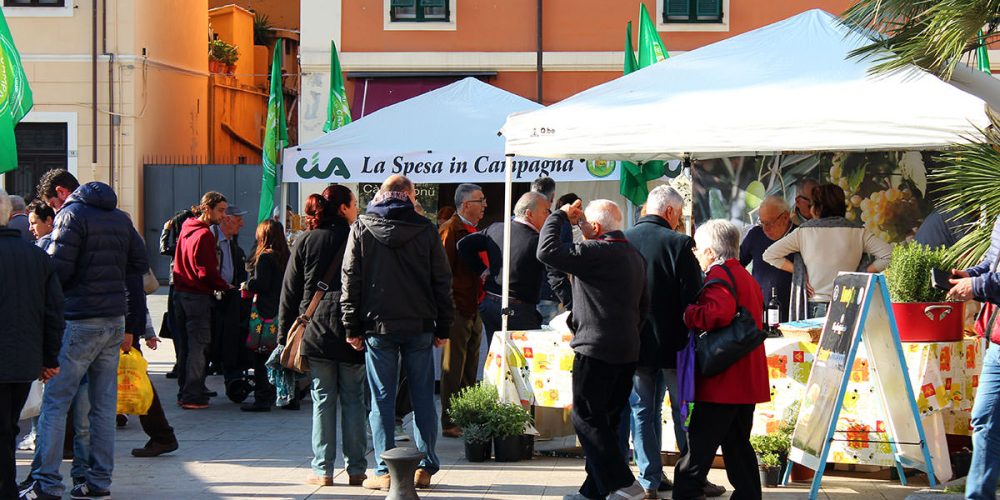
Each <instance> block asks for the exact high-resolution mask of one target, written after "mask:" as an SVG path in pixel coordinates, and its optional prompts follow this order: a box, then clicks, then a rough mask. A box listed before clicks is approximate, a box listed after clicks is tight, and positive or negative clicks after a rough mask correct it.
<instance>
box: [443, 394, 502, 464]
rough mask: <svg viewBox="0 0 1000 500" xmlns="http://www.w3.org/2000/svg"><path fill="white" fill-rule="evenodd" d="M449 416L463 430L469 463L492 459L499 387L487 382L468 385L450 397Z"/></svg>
mask: <svg viewBox="0 0 1000 500" xmlns="http://www.w3.org/2000/svg"><path fill="white" fill-rule="evenodd" d="M450 401H451V405H450V407H449V409H448V415H449V416H450V417H451V419H452V421H453V422H455V424H456V425H458V426H459V427H461V429H462V438H463V439H464V441H465V457H466V458H467V459H468V460H469V461H470V462H484V461H486V460H489V458H490V451H491V448H492V440H493V432H492V428H491V426H490V424H491V418H492V416H493V415H494V414H495V413H496V411H497V389H496V387H493V386H492V385H490V384H489V383H487V382H480V383H478V384H476V385H473V386H471V387H466V388H464V389H462V390H461V391H459V392H458V393H457V394H455V395H454V396H452V397H451V400H450Z"/></svg>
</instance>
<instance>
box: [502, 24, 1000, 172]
mask: <svg viewBox="0 0 1000 500" xmlns="http://www.w3.org/2000/svg"><path fill="white" fill-rule="evenodd" d="M868 43H870V42H869V40H868V39H867V38H866V37H864V36H862V35H860V34H858V33H856V32H853V31H851V30H850V29H849V28H847V27H845V26H843V25H841V24H840V23H839V22H838V20H837V18H836V17H834V16H832V15H831V14H828V13H826V12H823V11H821V10H810V11H807V12H804V13H802V14H799V15H797V16H794V17H791V18H788V19H785V20H784V21H780V22H778V23H775V24H771V25H769V26H765V27H763V28H759V29H757V30H754V31H751V32H748V33H744V34H741V35H738V36H735V37H732V38H729V39H726V40H723V41H721V42H717V43H714V44H711V45H708V46H705V47H703V48H700V49H696V50H693V51H690V52H687V53H684V54H680V55H677V56H674V57H671V58H669V59H667V60H665V61H663V62H661V63H659V64H655V65H653V66H650V67H648V68H645V69H643V70H641V71H637V72H635V73H632V74H630V75H628V76H625V77H622V78H619V79H616V80H613V81H611V82H608V83H606V84H604V85H600V86H597V87H594V88H592V89H590V90H587V91H585V92H582V93H580V94H577V95H575V96H573V97H570V98H569V99H566V100H564V101H562V102H559V103H557V104H554V105H552V106H549V107H548V108H545V109H541V110H537V111H532V112H528V113H520V114H514V115H511V116H510V117H509V118H508V119H507V123H506V124H505V125H504V127H503V130H502V132H503V135H504V136H505V137H506V138H507V153H511V154H516V155H531V156H539V157H545V158H603V159H613V160H639V161H646V160H651V159H670V158H680V157H683V156H685V155H688V156H689V157H691V158H699V159H703V158H718V157H727V156H740V155H755V154H771V153H779V152H818V151H869V150H881V151H884V150H922V149H923V150H926V149H941V148H945V147H947V146H949V145H951V144H954V143H957V142H963V138H965V137H978V136H979V135H980V134H979V132H978V130H977V127H979V128H982V127H985V126H986V125H987V124H988V120H987V118H986V114H985V111H984V106H983V101H982V100H981V99H980V98H978V97H975V96H973V95H970V94H968V93H966V92H963V91H962V90H959V89H958V88H956V87H955V86H953V85H951V84H949V83H947V82H944V81H941V80H940V79H938V78H937V77H935V76H934V75H931V74H929V73H926V72H924V71H922V70H919V69H917V68H916V67H912V68H909V69H905V70H900V71H896V72H893V73H889V74H883V75H877V76H872V75H870V74H869V70H870V68H871V67H872V66H873V65H874V64H875V61H873V60H872V58H868V59H863V60H862V59H857V58H850V59H849V58H848V54H849V53H850V52H851V51H852V50H854V49H856V48H859V47H862V46H864V45H867V44H868ZM984 76H986V75H984ZM963 88H966V89H968V86H967V85H963ZM970 90H971V89H970Z"/></svg>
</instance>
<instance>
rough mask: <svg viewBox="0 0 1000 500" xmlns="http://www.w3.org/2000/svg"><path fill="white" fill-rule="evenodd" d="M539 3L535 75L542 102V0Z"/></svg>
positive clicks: (539, 102)
mask: <svg viewBox="0 0 1000 500" xmlns="http://www.w3.org/2000/svg"><path fill="white" fill-rule="evenodd" d="M537 5H538V22H537V24H536V36H537V39H538V41H537V47H536V50H535V75H536V78H537V80H538V81H537V85H538V91H537V92H536V95H537V96H538V104H541V103H542V0H537Z"/></svg>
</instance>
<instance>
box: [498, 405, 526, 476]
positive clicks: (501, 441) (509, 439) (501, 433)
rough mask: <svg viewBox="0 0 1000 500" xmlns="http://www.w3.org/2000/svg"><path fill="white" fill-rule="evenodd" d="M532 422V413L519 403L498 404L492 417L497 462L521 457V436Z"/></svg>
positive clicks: (516, 459)
mask: <svg viewBox="0 0 1000 500" xmlns="http://www.w3.org/2000/svg"><path fill="white" fill-rule="evenodd" d="M530 422H531V415H529V414H528V412H527V411H525V409H524V408H522V407H521V405H520V404H517V403H503V404H498V405H497V408H496V411H494V412H493V415H492V416H491V418H490V430H491V431H492V433H493V458H494V459H495V460H496V461H497V462H517V461H519V460H520V459H521V449H522V446H521V436H522V435H523V434H524V430H525V427H526V426H527V425H528V424H529V423H530Z"/></svg>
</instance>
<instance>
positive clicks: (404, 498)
mask: <svg viewBox="0 0 1000 500" xmlns="http://www.w3.org/2000/svg"><path fill="white" fill-rule="evenodd" d="M423 459H424V454H423V453H421V452H419V451H417V450H416V448H393V449H391V450H389V451H387V452H385V453H383V454H382V460H385V464H386V466H388V467H389V477H390V480H389V494H388V495H387V496H386V497H385V498H386V500H417V499H418V498H420V497H419V496H417V488H416V487H415V486H414V484H413V475H414V473H416V472H417V465H419V464H420V461H421V460H423Z"/></svg>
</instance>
